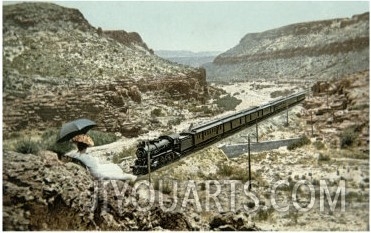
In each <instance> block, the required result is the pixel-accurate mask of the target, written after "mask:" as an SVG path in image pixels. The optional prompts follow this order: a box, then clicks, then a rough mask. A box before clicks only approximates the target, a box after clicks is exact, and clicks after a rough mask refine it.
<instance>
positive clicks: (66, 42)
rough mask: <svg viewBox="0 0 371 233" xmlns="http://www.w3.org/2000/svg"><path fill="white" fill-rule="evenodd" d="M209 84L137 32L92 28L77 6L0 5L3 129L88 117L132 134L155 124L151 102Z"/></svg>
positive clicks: (185, 96) (189, 94)
mask: <svg viewBox="0 0 371 233" xmlns="http://www.w3.org/2000/svg"><path fill="white" fill-rule="evenodd" d="M206 85H207V84H206V77H205V71H204V70H202V69H194V68H191V67H185V66H182V65H177V64H174V63H172V62H169V61H168V60H165V59H163V58H160V57H158V56H156V55H154V54H153V51H152V50H151V49H150V48H148V46H147V45H146V43H145V42H144V41H143V40H142V38H141V37H140V35H139V34H138V33H135V32H126V31H124V30H117V31H105V30H104V29H102V28H95V27H93V26H91V25H90V24H89V22H88V21H87V20H86V19H85V18H84V16H83V15H82V14H81V12H80V11H78V10H77V9H72V8H65V7H61V6H59V5H56V4H53V3H42V2H37V3H36V2H34V3H31V2H27V3H18V4H12V5H4V6H3V130H4V131H5V132H14V131H19V130H22V129H27V128H28V129H30V128H32V129H34V128H37V129H45V128H49V127H56V126H60V125H61V124H62V123H63V122H66V121H69V120H72V119H76V118H80V117H86V118H91V119H92V120H94V121H96V122H98V127H99V128H100V129H101V130H107V131H110V132H121V133H122V134H123V135H126V136H135V135H137V134H139V133H142V132H145V131H148V130H151V129H153V128H156V127H159V125H157V126H156V124H154V123H152V122H149V120H150V119H151V114H150V112H151V110H152V109H153V108H154V106H156V107H158V106H159V105H161V101H162V102H166V105H165V104H164V106H168V104H167V99H171V101H170V102H174V100H178V101H185V102H186V101H188V102H191V103H192V102H193V101H194V100H195V101H196V102H194V104H195V105H197V104H201V103H202V102H205V98H207V94H208V93H210V92H209V91H207V86H206ZM144 98H145V100H143V101H142V99H144ZM191 98H192V100H189V99H191ZM179 106H180V107H182V108H187V106H186V105H185V104H179ZM169 112H170V110H169ZM174 112H175V111H174ZM162 128H166V127H163V126H162Z"/></svg>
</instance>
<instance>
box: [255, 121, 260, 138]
mask: <svg viewBox="0 0 371 233" xmlns="http://www.w3.org/2000/svg"><path fill="white" fill-rule="evenodd" d="M255 131H256V142H257V143H258V142H259V132H258V120H255Z"/></svg>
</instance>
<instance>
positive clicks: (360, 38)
mask: <svg viewBox="0 0 371 233" xmlns="http://www.w3.org/2000/svg"><path fill="white" fill-rule="evenodd" d="M204 67H205V68H206V71H207V79H208V80H209V81H231V80H250V79H255V78H284V79H288V78H306V79H326V78H331V77H334V76H336V75H343V74H349V73H354V72H357V71H362V70H368V69H369V13H368V12H367V13H364V14H361V15H355V16H353V17H352V18H341V19H332V20H323V21H313V22H305V23H298V24H292V25H288V26H284V27H280V28H277V29H272V30H268V31H265V32H262V33H249V34H246V35H245V36H244V37H243V38H242V39H241V41H240V43H239V44H238V45H236V46H235V47H233V48H231V49H230V50H228V51H226V52H224V53H222V54H220V55H219V56H217V57H216V58H215V59H214V61H213V62H212V63H209V64H206V65H204Z"/></svg>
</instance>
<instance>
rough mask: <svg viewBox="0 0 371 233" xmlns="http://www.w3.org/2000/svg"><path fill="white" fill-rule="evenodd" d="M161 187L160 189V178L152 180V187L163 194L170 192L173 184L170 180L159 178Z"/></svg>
mask: <svg viewBox="0 0 371 233" xmlns="http://www.w3.org/2000/svg"><path fill="white" fill-rule="evenodd" d="M161 182H162V187H161V189H160V180H155V181H154V182H153V189H154V190H157V191H160V192H162V193H163V194H170V193H171V192H172V191H173V190H172V189H173V184H172V182H170V181H164V180H161Z"/></svg>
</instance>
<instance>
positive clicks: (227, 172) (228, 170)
mask: <svg viewBox="0 0 371 233" xmlns="http://www.w3.org/2000/svg"><path fill="white" fill-rule="evenodd" d="M218 173H219V174H220V175H222V176H231V175H232V174H233V173H234V168H233V167H232V166H230V165H228V164H226V163H223V164H222V165H221V166H220V167H219V170H218Z"/></svg>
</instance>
